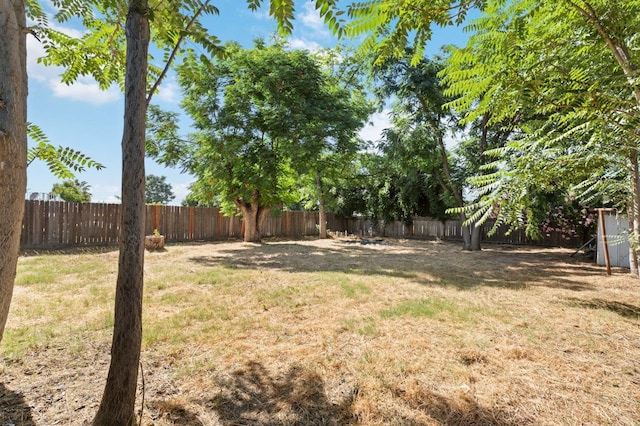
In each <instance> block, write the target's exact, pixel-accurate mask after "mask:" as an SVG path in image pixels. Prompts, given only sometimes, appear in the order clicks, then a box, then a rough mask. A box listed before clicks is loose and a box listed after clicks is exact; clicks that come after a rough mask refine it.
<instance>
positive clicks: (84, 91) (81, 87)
mask: <svg viewBox="0 0 640 426" xmlns="http://www.w3.org/2000/svg"><path fill="white" fill-rule="evenodd" d="M48 84H49V87H50V88H51V90H52V91H53V94H54V95H55V96H57V97H59V98H67V99H72V100H74V101H80V102H87V103H90V104H92V105H103V104H106V103H109V102H113V101H116V100H118V99H119V98H120V90H119V89H118V88H117V86H111V87H110V88H109V89H107V90H101V89H100V86H99V85H98V83H96V81H95V80H93V79H92V78H90V77H80V78H79V79H78V81H76V82H75V83H73V84H70V85H67V84H64V83H62V82H61V81H53V80H49V81H48Z"/></svg>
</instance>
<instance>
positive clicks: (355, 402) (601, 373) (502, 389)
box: [0, 239, 640, 426]
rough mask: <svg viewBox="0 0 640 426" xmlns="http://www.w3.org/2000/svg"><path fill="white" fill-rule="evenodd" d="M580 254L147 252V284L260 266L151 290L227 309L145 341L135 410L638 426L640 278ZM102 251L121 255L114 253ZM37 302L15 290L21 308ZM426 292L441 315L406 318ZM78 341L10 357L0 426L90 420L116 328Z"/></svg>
mask: <svg viewBox="0 0 640 426" xmlns="http://www.w3.org/2000/svg"><path fill="white" fill-rule="evenodd" d="M570 254H571V251H570V250H564V249H550V248H531V247H513V246H487V247H485V248H484V250H483V251H482V252H473V253H472V252H462V251H461V250H460V247H459V246H458V245H457V244H449V243H441V242H431V241H411V240H386V239H385V240H383V241H377V240H376V241H374V240H368V241H366V242H364V243H363V242H362V241H359V240H345V239H342V240H305V241H268V242H266V243H264V244H261V245H256V244H243V243H240V242H230V243H216V244H194V245H174V246H168V247H167V250H166V251H165V252H162V253H148V254H147V255H146V270H147V273H146V276H147V279H150V280H151V279H153V280H156V281H157V280H159V279H161V277H159V274H160V272H158V270H161V269H162V267H163V266H166V265H175V266H174V267H175V268H185V269H184V270H185V274H198V273H204V272H205V271H207V270H209V269H213V268H221V267H224V268H230V270H237V271H245V270H246V271H249V272H248V274H249V275H247V276H246V277H245V279H244V281H243V282H238V283H237V285H238V287H241V289H240V290H239V291H238V293H233V289H228V288H223V289H217V287H216V286H215V283H211V284H210V285H202V284H195V283H190V284H189V283H188V284H180V285H179V286H178V284H176V287H175V288H173V287H170V288H169V289H167V288H161V287H159V289H155V290H154V289H148V290H147V289H145V292H147V293H149V295H150V296H151V295H154V294H156V293H158V292H165V293H162V294H163V295H166V294H168V293H166V292H168V291H169V290H170V291H173V292H177V291H190V292H199V293H198V294H201V295H202V297H210V296H212V295H213V296H212V297H214V298H215V299H216V300H218V301H219V302H220V303H221V304H223V305H224V304H226V305H225V306H228V307H229V312H226V314H225V315H226V316H224V317H223V318H222V320H221V321H222V322H221V323H220V324H222V325H215V324H213V323H212V326H211V329H212V330H214V329H215V330H218V331H211V332H210V333H211V334H203V332H199V333H198V334H197V335H195V334H194V336H193V337H189V338H188V339H186V340H184V339H183V340H181V339H179V338H177V339H176V340H175V341H172V340H160V341H155V342H152V343H149V344H147V345H146V346H145V348H144V350H143V353H142V363H141V368H140V371H141V375H140V379H139V390H140V391H139V396H138V402H137V407H138V408H137V415H138V416H140V418H141V419H142V424H145V425H343V424H345V425H346V424H363V425H369V424H371V425H378V424H395V425H438V424H443V425H503V426H510V425H527V424H528V425H556V424H566V425H602V424H610V425H618V424H622V425H634V424H635V425H639V424H640V402H639V401H640V294H639V293H640V292H639V289H640V282H639V281H637V280H635V279H632V278H631V277H629V276H628V273H627V271H625V270H623V269H617V268H614V274H613V276H607V275H606V271H605V270H604V268H602V267H599V266H596V265H594V264H593V263H590V262H587V261H584V260H582V259H580V256H579V255H578V256H577V257H570V256H569V255H570ZM31 255H42V254H34V253H31ZM45 255H46V254H45ZM83 255H86V253H83ZM67 256H68V261H69V262H76V261H79V260H78V256H80V254H77V253H73V252H71V253H68V254H67ZM94 256H101V257H102V258H104V261H105V262H116V263H117V253H116V252H113V251H105V252H97V253H95V254H94ZM21 260H23V259H21ZM321 273H322V274H321ZM323 274H328V275H323ZM323 277H330V278H327V279H331V280H336V282H337V283H338V284H332V286H335V287H331V288H329V286H328V285H327V286H326V287H327V288H325V287H323V284H322V280H323V279H325V278H323ZM154 282H155V281H154ZM114 285H115V282H114ZM167 285H169V286H170V285H171V283H167ZM182 287H185V288H182ZM296 287H299V288H303V289H312V290H310V291H308V292H307V291H303V292H301V293H297V292H296V291H295V288H296ZM216 292H217V293H216ZM307 293H308V294H307ZM158 294H159V293H158ZM273 294H278V295H279V296H278V297H279V298H277V299H276V298H269V297H267V296H268V295H273ZM53 296H54V295H51V300H52V303H55V302H54V300H55V298H54V297H53ZM29 297H31V296H30V294H29V288H28V287H17V288H16V292H15V297H14V303H15V304H19V303H21V301H23V300H26V299H27V298H29ZM245 297H246V299H243V298H245ZM225 298H227V299H225ZM166 300H168V299H166ZM416 301H417V302H416ZM429 301H432V302H433V303H434V304H433V306H431V305H429V306H427V307H430V306H431V307H432V308H433V309H434V310H435V311H434V313H433V314H430V313H429V312H427V311H420V310H416V311H411V309H413V308H411V307H415V303H418V304H419V303H421V302H424V303H427V302H429ZM412 303H413V304H412ZM429 303H431V302H429ZM438 303H441V305H442V306H440V305H438ZM405 307H408V308H406V309H407V310H406V312H407V313H406V314H403V313H402V312H404V311H402V309H404V308H405ZM169 308H170V307H166V310H165V309H164V308H161V307H158V306H156V305H153V308H151V309H152V310H153V311H154V312H148V315H155V316H157V317H158V318H159V317H161V316H162V315H166V316H168V315H169V314H170V310H169ZM87 309H90V307H87ZM145 309H149V308H148V307H145ZM212 309H213V308H212ZM245 309H246V310H245ZM419 309H422V307H420V306H419ZM69 316H70V317H73V316H74V313H73V312H70V313H69ZM203 321H205V320H203ZM216 324H218V323H216ZM243 324H245V325H244V326H243ZM19 325H20V324H19V323H16V321H15V320H12V318H11V317H10V319H9V324H8V327H18V326H19ZM227 325H229V327H230V328H229V329H228V330H233V331H223V332H220V331H219V330H227V329H226V328H224V327H226V326H227ZM36 326H37V325H36ZM194 326H195V325H194ZM231 326H233V327H231ZM167 327H172V325H170V324H169V323H167ZM190 327H191V325H188V326H184V329H176V331H175V333H176V334H180V333H182V332H184V333H189V332H190V331H189V330H191V329H190ZM221 327H222V328H221ZM218 332H220V333H223V334H224V333H227V334H224V335H221V334H216V333H218ZM83 336H84V337H83ZM83 336H81V337H80V339H84V340H83V344H82V345H80V346H78V344H77V342H76V343H74V345H73V347H71V345H70V344H69V345H68V344H66V343H65V341H64V339H57V340H56V339H53V340H51V341H49V342H48V343H47V344H45V345H42V344H38V343H36V344H34V345H33V347H31V348H30V349H29V350H28V351H27V352H26V353H24V354H22V355H21V356H20V357H19V358H11V357H7V356H5V357H3V358H2V359H0V426H9V425H13V426H23V425H56V424H59V425H83V424H90V422H91V419H92V416H93V415H94V414H95V411H96V409H97V407H98V404H99V402H100V397H101V393H102V389H103V386H104V380H105V378H106V372H107V369H108V363H109V347H110V335H109V330H104V331H102V332H96V333H87V334H86V336H85V335H83ZM74 339H76V340H74V341H77V339H78V336H75V338H74ZM2 344H4V342H3V343H2ZM1 346H2V345H0V354H1V351H2V347H1Z"/></svg>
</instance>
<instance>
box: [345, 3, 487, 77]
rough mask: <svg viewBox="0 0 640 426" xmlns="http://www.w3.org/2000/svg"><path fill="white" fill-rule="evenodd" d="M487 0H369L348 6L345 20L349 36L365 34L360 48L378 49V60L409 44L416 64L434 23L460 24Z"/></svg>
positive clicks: (400, 53)
mask: <svg viewBox="0 0 640 426" xmlns="http://www.w3.org/2000/svg"><path fill="white" fill-rule="evenodd" d="M484 3H485V1H484V0H432V1H429V2H425V1H424V0H370V1H361V2H357V3H352V4H351V5H349V6H348V16H349V17H350V18H351V22H349V23H348V24H346V34H347V35H349V36H350V37H358V36H361V35H365V38H364V40H363V41H362V44H361V48H362V49H363V50H364V51H375V52H376V54H377V56H378V61H380V62H384V61H385V60H387V59H389V58H391V57H402V56H404V54H405V48H406V47H407V46H408V45H413V46H415V51H414V54H413V61H412V62H413V64H414V65H415V64H417V63H418V62H419V61H420V60H421V59H422V55H423V52H424V46H425V44H426V43H427V42H428V41H429V40H430V39H431V35H432V32H433V30H432V26H433V25H437V26H440V27H445V26H449V25H459V24H461V23H462V22H463V21H464V20H465V18H466V16H467V12H468V11H469V10H470V9H472V8H474V7H482V6H483V5H484Z"/></svg>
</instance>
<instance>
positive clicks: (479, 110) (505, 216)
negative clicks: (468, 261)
mask: <svg viewBox="0 0 640 426" xmlns="http://www.w3.org/2000/svg"><path fill="white" fill-rule="evenodd" d="M638 16H640V2H639V1H637V0H625V1H620V2H616V3H615V4H613V3H611V2H607V1H600V0H592V1H583V0H576V1H571V0H563V1H560V2H548V1H544V2H539V1H529V0H521V1H514V2H501V1H492V2H489V3H488V5H487V9H486V10H485V15H484V16H483V17H481V18H480V19H478V20H477V21H475V22H474V23H473V24H472V25H471V26H470V29H471V30H472V31H473V32H474V33H475V34H474V35H473V36H472V37H471V38H470V40H469V43H468V45H467V46H466V47H465V48H463V49H460V50H458V51H456V52H454V54H453V55H452V61H451V65H450V66H449V68H448V70H447V77H446V81H447V82H448V83H449V85H450V91H449V94H450V95H452V96H455V97H457V99H456V100H455V101H454V102H452V103H451V106H452V107H454V108H456V109H457V110H459V111H461V112H464V113H465V114H466V119H467V120H474V119H476V118H477V117H479V116H482V115H489V116H490V121H491V122H494V123H496V122H500V121H502V120H513V119H516V118H517V119H518V126H517V127H518V131H517V134H516V137H514V138H513V139H512V140H511V141H510V142H509V143H508V144H507V146H506V147H504V148H502V149H499V150H496V151H494V152H493V154H494V155H496V157H497V158H496V162H495V163H494V166H495V167H496V168H495V171H494V173H490V174H487V175H485V176H482V177H478V178H475V179H474V180H473V182H474V184H475V185H476V186H477V188H478V191H479V193H480V194H482V197H481V198H480V199H479V200H478V202H477V203H474V204H472V205H471V206H469V208H468V211H469V212H472V216H471V220H472V221H474V222H477V221H482V220H484V219H486V218H487V217H490V216H493V217H497V222H496V223H508V224H509V225H511V226H526V227H527V228H528V229H529V231H530V233H535V232H536V231H537V228H538V226H537V223H536V217H535V216H536V212H537V211H538V210H537V209H536V204H537V203H538V200H540V199H544V197H545V194H551V193H553V192H554V191H557V190H558V188H562V187H566V188H568V189H570V190H571V191H572V193H573V194H574V196H576V197H579V198H582V199H583V200H584V201H585V202H589V201H591V202H593V201H594V200H598V202H600V203H604V202H609V203H611V205H616V206H620V207H622V208H623V209H625V208H626V209H627V210H628V213H629V217H630V225H631V226H630V228H631V229H632V230H633V232H632V238H631V253H630V254H631V256H630V259H631V266H632V272H633V273H635V274H637V255H636V251H637V247H638V235H640V234H639V233H638V230H639V229H638V226H639V225H638V223H639V220H638V207H639V205H640V189H639V187H638V185H639V183H638V182H639V178H640V174H639V170H638V154H637V152H638V144H639V142H640V134H639V132H638V129H639V128H640V114H638V110H639V108H640V85H639V84H638V81H639V80H638V72H639V71H638V70H639V69H640V54H639V53H638V52H639V50H638V49H637V40H636V39H637V34H638V31H639V30H640V21H638V19H637V17H638ZM625 177H626V178H625ZM621 179H626V180H627V184H626V185H621V184H620V183H621Z"/></svg>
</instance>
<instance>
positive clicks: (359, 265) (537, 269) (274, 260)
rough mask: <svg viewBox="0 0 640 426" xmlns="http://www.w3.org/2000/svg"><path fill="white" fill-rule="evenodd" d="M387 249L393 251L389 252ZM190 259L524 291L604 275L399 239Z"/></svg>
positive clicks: (502, 253) (560, 256) (491, 250)
mask: <svg viewBox="0 0 640 426" xmlns="http://www.w3.org/2000/svg"><path fill="white" fill-rule="evenodd" d="M389 246H391V247H392V248H393V250H385V247H389ZM190 260H191V261H193V262H196V263H200V264H205V265H209V266H223V267H227V268H232V269H238V268H241V269H246V268H252V269H275V270H283V271H288V272H322V271H327V272H329V271H330V272H348V273H353V274H359V275H367V276H389V277H396V278H404V279H410V280H413V281H415V282H418V283H420V284H424V285H439V286H451V287H454V288H458V289H460V290H465V289H471V288H475V287H478V286H488V287H503V288H510V289H523V288H526V287H527V286H530V285H541V286H548V287H553V288H562V289H566V290H572V291H584V290H594V289H596V286H595V284H592V283H591V282H585V281H586V280H582V279H581V277H591V276H594V275H600V274H602V272H603V271H602V268H599V267H597V266H595V265H591V264H584V263H578V262H576V261H574V260H572V259H571V258H569V256H568V252H562V251H558V250H554V249H544V248H540V247H535V248H533V247H511V246H497V245H492V246H490V247H488V248H487V249H485V250H483V251H480V252H463V251H462V250H461V249H460V247H459V245H458V244H454V243H442V242H440V243H434V242H430V241H419V242H418V241H401V240H390V241H386V240H385V241H382V242H380V243H377V244H367V245H362V244H354V243H344V242H341V241H339V240H334V241H333V244H331V245H330V246H328V245H324V246H322V247H320V246H314V245H312V244H308V243H306V242H304V241H301V242H298V241H296V242H292V241H288V242H267V243H263V244H261V245H246V246H240V245H238V248H235V247H234V248H228V249H224V250H219V251H215V252H214V253H212V254H211V255H208V256H198V257H192V258H191V259H190ZM568 274H570V275H572V276H573V279H570V278H567V275H568ZM591 281H592V282H594V280H591Z"/></svg>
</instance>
